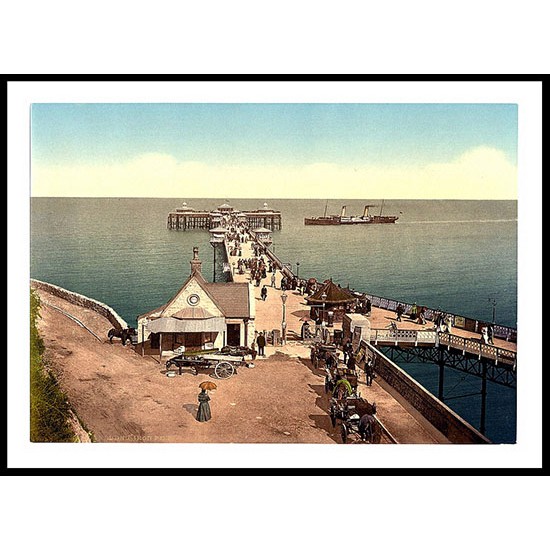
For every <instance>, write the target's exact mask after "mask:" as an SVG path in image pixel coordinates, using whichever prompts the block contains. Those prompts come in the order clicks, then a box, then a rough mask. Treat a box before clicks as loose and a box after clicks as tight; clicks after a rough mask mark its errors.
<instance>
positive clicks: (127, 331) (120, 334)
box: [107, 327, 137, 346]
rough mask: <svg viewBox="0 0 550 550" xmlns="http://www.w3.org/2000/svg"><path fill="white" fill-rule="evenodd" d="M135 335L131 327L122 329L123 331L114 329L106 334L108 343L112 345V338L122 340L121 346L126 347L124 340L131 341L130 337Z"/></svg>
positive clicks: (134, 330)
mask: <svg viewBox="0 0 550 550" xmlns="http://www.w3.org/2000/svg"><path fill="white" fill-rule="evenodd" d="M135 334H137V332H136V329H135V328H133V327H128V328H123V329H116V328H112V329H111V330H110V331H109V332H108V333H107V338H109V343H110V344H112V343H113V338H120V339H121V340H122V345H123V346H125V345H126V340H130V342H131V341H132V336H133V335H135Z"/></svg>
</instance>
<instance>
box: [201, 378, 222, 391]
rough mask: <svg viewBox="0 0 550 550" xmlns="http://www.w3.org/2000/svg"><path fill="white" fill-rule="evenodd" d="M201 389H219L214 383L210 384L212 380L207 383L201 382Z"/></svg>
mask: <svg viewBox="0 0 550 550" xmlns="http://www.w3.org/2000/svg"><path fill="white" fill-rule="evenodd" d="M199 388H200V389H201V390H216V389H218V386H216V384H214V382H210V380H206V381H205V382H201V383H200V384H199Z"/></svg>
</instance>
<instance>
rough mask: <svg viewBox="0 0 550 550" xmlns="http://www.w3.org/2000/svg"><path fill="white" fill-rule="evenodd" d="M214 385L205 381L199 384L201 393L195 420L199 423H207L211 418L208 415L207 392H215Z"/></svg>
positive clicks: (209, 414)
mask: <svg viewBox="0 0 550 550" xmlns="http://www.w3.org/2000/svg"><path fill="white" fill-rule="evenodd" d="M216 387H217V386H216V384H214V382H210V381H206V382H202V383H201V384H199V388H200V389H201V392H200V393H199V409H198V411H197V420H198V421H199V422H207V421H208V420H210V419H211V418H212V414H211V413H210V405H209V404H208V402H209V401H210V397H209V396H208V390H215V389H216Z"/></svg>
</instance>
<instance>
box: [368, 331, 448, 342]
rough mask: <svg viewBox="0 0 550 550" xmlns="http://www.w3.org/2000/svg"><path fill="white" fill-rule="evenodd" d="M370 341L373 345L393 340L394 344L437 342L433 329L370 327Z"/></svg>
mask: <svg viewBox="0 0 550 550" xmlns="http://www.w3.org/2000/svg"><path fill="white" fill-rule="evenodd" d="M370 339H371V342H374V343H375V345H376V344H378V343H379V342H380V343H386V342H394V343H395V344H404V343H407V344H414V345H415V346H417V345H422V344H424V345H426V344H431V345H435V344H437V343H438V339H437V332H436V331H435V330H402V329H398V330H392V329H371V332H370Z"/></svg>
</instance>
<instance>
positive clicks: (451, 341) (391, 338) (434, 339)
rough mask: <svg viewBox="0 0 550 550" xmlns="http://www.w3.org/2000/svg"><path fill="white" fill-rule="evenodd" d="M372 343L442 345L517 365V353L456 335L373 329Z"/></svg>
mask: <svg viewBox="0 0 550 550" xmlns="http://www.w3.org/2000/svg"><path fill="white" fill-rule="evenodd" d="M370 341H371V342H372V343H373V344H374V345H377V344H393V345H399V344H414V345H415V346H418V345H430V344H432V345H434V346H437V345H442V346H447V347H448V348H453V349H457V350H461V351H462V353H471V354H473V355H477V356H478V357H479V358H480V359H481V358H482V357H485V358H487V359H492V360H493V361H494V362H495V364H498V363H499V362H504V363H507V364H513V365H515V364H516V359H517V355H516V352H514V351H510V350H507V349H503V348H499V347H497V346H493V345H491V344H485V343H483V342H481V341H479V340H473V339H471V338H464V337H463V336H457V335H456V334H449V333H446V332H439V333H438V332H436V331H435V330H402V329H397V330H394V329H373V330H371V331H370Z"/></svg>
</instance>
